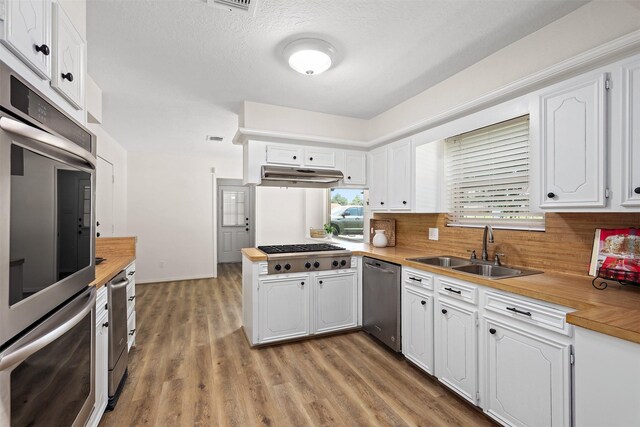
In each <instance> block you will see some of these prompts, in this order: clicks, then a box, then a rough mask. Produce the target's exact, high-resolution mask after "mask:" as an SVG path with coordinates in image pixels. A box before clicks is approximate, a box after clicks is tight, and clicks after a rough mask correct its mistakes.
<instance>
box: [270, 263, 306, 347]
mask: <svg viewBox="0 0 640 427" xmlns="http://www.w3.org/2000/svg"><path fill="white" fill-rule="evenodd" d="M310 286H311V283H309V276H308V275H307V274H304V275H299V276H294V277H287V278H277V279H271V278H269V279H261V280H260V282H259V289H258V294H259V315H258V319H259V328H260V335H259V339H260V342H261V343H266V342H269V341H277V340H283V339H290V338H297V337H304V336H306V335H309V333H310V330H309V287H310Z"/></svg>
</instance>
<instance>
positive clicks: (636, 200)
mask: <svg viewBox="0 0 640 427" xmlns="http://www.w3.org/2000/svg"><path fill="white" fill-rule="evenodd" d="M622 73H623V74H622V75H623V114H622V125H623V129H622V141H623V154H622V162H623V164H622V171H623V172H622V173H623V175H622V205H623V206H640V168H638V165H640V60H637V61H635V62H632V63H630V64H627V65H625V66H623V68H622ZM612 169H613V170H614V171H615V170H617V168H616V167H613V168H612Z"/></svg>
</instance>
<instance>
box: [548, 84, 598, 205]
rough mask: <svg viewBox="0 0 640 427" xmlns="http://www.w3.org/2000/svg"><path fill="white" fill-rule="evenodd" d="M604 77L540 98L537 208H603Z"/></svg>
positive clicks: (573, 85) (564, 88)
mask: <svg viewBox="0 0 640 427" xmlns="http://www.w3.org/2000/svg"><path fill="white" fill-rule="evenodd" d="M605 81H606V75H602V76H600V78H597V79H592V80H588V81H583V82H579V83H575V84H572V85H570V86H568V87H563V88H561V89H558V90H557V91H555V92H552V93H549V94H547V95H545V96H543V97H542V99H541V108H542V114H541V126H542V129H541V147H542V163H543V171H542V180H543V182H542V186H541V189H542V192H543V194H542V195H541V199H540V200H542V203H541V207H543V208H553V207H603V206H605V203H606V200H605V160H606V159H605V130H606V129H605V127H606V126H605V117H606V114H605V107H606V90H605Z"/></svg>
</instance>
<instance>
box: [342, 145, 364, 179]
mask: <svg viewBox="0 0 640 427" xmlns="http://www.w3.org/2000/svg"><path fill="white" fill-rule="evenodd" d="M343 172H344V183H345V184H347V185H365V184H366V183H367V154H366V153H364V152H362V151H346V152H345V153H344V170H343Z"/></svg>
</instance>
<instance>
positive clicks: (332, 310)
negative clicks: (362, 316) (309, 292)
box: [314, 271, 358, 333]
mask: <svg viewBox="0 0 640 427" xmlns="http://www.w3.org/2000/svg"><path fill="white" fill-rule="evenodd" d="M314 282H315V283H314V291H315V295H314V296H315V304H314V307H315V324H314V333H322V332H330V331H336V330H340V329H344V328H353V327H355V326H356V325H357V321H358V319H357V314H358V311H357V304H358V274H357V272H356V271H345V272H343V273H336V272H328V273H318V275H317V276H316V277H315V280H314Z"/></svg>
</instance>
